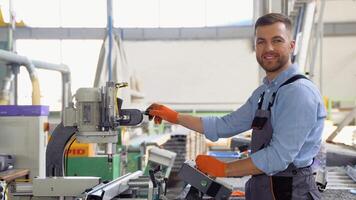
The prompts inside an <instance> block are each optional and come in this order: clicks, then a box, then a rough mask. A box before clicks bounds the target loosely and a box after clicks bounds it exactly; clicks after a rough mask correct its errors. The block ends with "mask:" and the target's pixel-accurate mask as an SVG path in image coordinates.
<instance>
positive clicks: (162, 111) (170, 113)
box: [146, 103, 178, 124]
mask: <svg viewBox="0 0 356 200" xmlns="http://www.w3.org/2000/svg"><path fill="white" fill-rule="evenodd" d="M146 112H148V115H149V119H150V120H151V119H152V118H154V122H155V124H160V123H162V119H164V120H166V121H169V122H171V123H173V124H176V123H178V112H177V111H175V110H172V109H170V108H168V107H167V106H164V105H160V104H156V103H154V104H152V105H150V106H149V107H148V108H147V110H146Z"/></svg>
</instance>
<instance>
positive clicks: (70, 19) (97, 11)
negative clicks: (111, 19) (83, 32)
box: [61, 0, 115, 27]
mask: <svg viewBox="0 0 356 200" xmlns="http://www.w3.org/2000/svg"><path fill="white" fill-rule="evenodd" d="M114 1H115V0H114ZM61 2H62V3H61V16H62V17H61V20H62V21H61V25H62V26H63V27H105V26H106V22H107V20H106V15H107V14H106V11H107V6H106V1H103V0H89V1H88V0H75V1H73V0H61Z"/></svg>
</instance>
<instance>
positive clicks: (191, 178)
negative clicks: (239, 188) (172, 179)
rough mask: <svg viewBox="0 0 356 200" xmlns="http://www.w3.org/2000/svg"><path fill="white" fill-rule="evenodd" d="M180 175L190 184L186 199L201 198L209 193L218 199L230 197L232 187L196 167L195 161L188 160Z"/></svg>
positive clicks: (222, 199)
mask: <svg viewBox="0 0 356 200" xmlns="http://www.w3.org/2000/svg"><path fill="white" fill-rule="evenodd" d="M178 176H179V177H180V178H181V179H182V180H183V181H185V182H186V183H187V184H189V185H190V189H189V191H188V193H187V194H186V196H185V197H184V199H187V200H193V199H194V200H199V199H203V197H204V195H208V196H209V197H212V198H214V199H216V200H227V199H229V197H230V195H231V192H232V188H230V187H229V186H226V185H224V184H223V183H220V182H218V181H217V180H214V179H212V178H211V177H209V176H207V175H206V174H204V173H202V172H201V171H199V170H198V169H197V168H196V167H195V163H194V162H193V161H186V162H185V163H184V164H183V165H182V167H181V169H180V170H179V173H178Z"/></svg>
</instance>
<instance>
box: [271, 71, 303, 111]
mask: <svg viewBox="0 0 356 200" xmlns="http://www.w3.org/2000/svg"><path fill="white" fill-rule="evenodd" d="M298 79H307V80H309V79H308V78H307V77H306V76H304V75H302V74H296V75H294V76H292V77H291V78H289V79H288V80H286V81H285V82H284V83H283V84H282V85H281V86H279V87H278V89H277V91H275V92H274V93H273V94H272V99H271V101H270V102H269V104H268V110H271V107H272V106H273V104H274V99H275V98H276V95H277V92H278V90H279V88H281V87H283V86H285V85H288V84H290V83H293V82H294V81H296V80H298Z"/></svg>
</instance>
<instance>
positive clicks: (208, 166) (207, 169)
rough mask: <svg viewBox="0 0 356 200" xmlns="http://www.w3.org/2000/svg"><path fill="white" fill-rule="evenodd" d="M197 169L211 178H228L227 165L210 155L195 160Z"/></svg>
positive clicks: (199, 156)
mask: <svg viewBox="0 0 356 200" xmlns="http://www.w3.org/2000/svg"><path fill="white" fill-rule="evenodd" d="M195 163H196V165H197V168H198V169H199V170H200V171H201V172H203V173H205V174H208V175H210V176H213V177H224V176H226V168H227V164H226V163H224V162H222V161H220V160H218V159H216V158H215V157H213V156H208V155H198V156H197V158H196V159H195Z"/></svg>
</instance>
